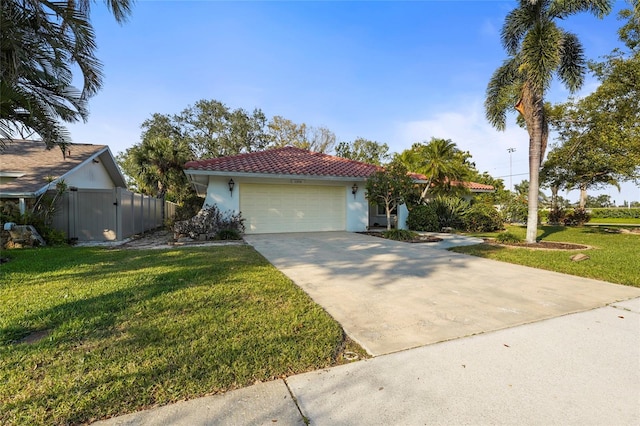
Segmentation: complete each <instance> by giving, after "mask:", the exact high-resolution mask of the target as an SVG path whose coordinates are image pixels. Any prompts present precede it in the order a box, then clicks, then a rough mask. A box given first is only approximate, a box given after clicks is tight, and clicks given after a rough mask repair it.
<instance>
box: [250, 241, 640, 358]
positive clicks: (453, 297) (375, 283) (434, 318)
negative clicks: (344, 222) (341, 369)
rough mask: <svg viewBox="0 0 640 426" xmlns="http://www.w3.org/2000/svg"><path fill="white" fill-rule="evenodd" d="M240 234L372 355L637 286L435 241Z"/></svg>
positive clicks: (578, 306)
mask: <svg viewBox="0 0 640 426" xmlns="http://www.w3.org/2000/svg"><path fill="white" fill-rule="evenodd" d="M245 239H246V240H247V242H248V243H249V244H251V245H252V246H254V247H255V249H256V250H258V251H259V252H260V253H261V254H262V255H263V256H265V257H266V258H267V259H268V260H269V261H270V262H271V263H273V264H274V265H275V266H276V267H277V268H278V269H279V270H281V271H282V272H284V273H285V274H286V275H287V276H288V277H290V278H291V279H292V280H293V281H294V282H295V283H296V284H298V285H299V286H300V287H302V288H303V289H304V290H305V291H306V292H307V293H308V294H309V295H310V296H311V297H312V298H313V299H314V300H315V301H316V302H317V303H318V304H320V305H321V306H323V307H324V308H325V309H326V310H327V311H328V312H329V313H330V314H331V315H332V316H333V317H334V318H335V319H336V320H337V321H338V322H339V323H340V324H342V326H343V328H344V329H345V331H346V333H347V334H348V335H349V336H350V337H352V338H353V339H355V340H356V341H357V342H358V343H360V344H361V345H362V346H363V347H364V348H365V349H366V350H367V351H368V352H369V353H371V354H372V355H382V354H388V353H392V352H396V351H400V350H405V349H410V348H415V347H419V346H423V345H427V344H431V343H436V342H442V341H445V340H450V339H455V338H459V337H464V336H470V335H474V334H478V333H484V332H487V331H494V330H500V329H503V328H508V327H513V326H516V325H520V324H527V323H530V322H534V321H540V320H543V319H548V318H554V317H558V316H561V315H566V314H569V313H574V312H581V311H586V310H589V309H593V308H597V307H602V306H606V305H607V304H610V303H613V302H617V301H620V300H626V299H629V298H632V297H639V296H640V289H638V288H632V287H625V286H622V285H615V284H610V283H605V282H602V281H596V280H590V279H585V278H579V277H574V276H570V275H565V274H559V273H555V272H550V271H543V270H540V269H534V268H528V267H524V266H518V265H510V264H507V263H501V262H496V261H492V260H487V259H482V258H478V257H473V256H467V255H463V254H457V253H451V252H448V251H444V250H437V249H434V248H432V246H430V245H429V243H423V244H407V243H401V242H395V241H389V240H385V239H382V238H377V237H372V236H367V235H361V234H354V233H347V232H323V233H303V234H269V235H249V236H247V237H246V238H245ZM569 261H570V260H569V256H568V255H567V262H569Z"/></svg>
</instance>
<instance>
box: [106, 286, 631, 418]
mask: <svg viewBox="0 0 640 426" xmlns="http://www.w3.org/2000/svg"><path fill="white" fill-rule="evenodd" d="M292 396H293V397H294V398H295V400H294V398H292ZM638 401H640V298H635V299H632V300H627V301H625V302H618V303H614V304H611V305H609V306H606V307H603V308H598V309H593V310H590V311H586V312H581V313H577V314H571V315H565V316H562V317H558V318H553V319H548V320H544V321H539V322H535V323H531V324H525V325H521V326H518V327H513V328H509V329H504V330H499V331H494V332H490V333H484V334H480V335H476V336H471V337H466V338H461V339H456V340H451V341H447V342H443V343H437V344H433V345H428V346H424V347H421V348H417V349H412V350H407V351H402V352H397V353H393V354H390V355H383V356H380V357H376V358H373V359H369V360H365V361H359V362H355V363H352V364H348V365H343V366H339V367H334V368H331V369H325V370H320V371H314V372H310V373H305V374H300V375H296V376H291V377H289V378H287V379H286V381H285V380H277V381H273V382H268V383H260V384H257V385H254V386H250V387H248V388H244V389H240V390H237V391H232V392H228V393H226V394H224V395H216V396H211V397H205V398H199V399H196V400H192V401H186V402H180V403H177V404H173V405H169V406H165V407H160V408H157V409H152V410H148V411H143V412H139V413H134V414H129V415H126V416H122V417H118V418H113V419H110V420H107V421H104V422H99V423H97V424H100V425H167V424H171V425H274V424H277V425H303V424H305V420H306V421H308V422H309V424H311V425H418V424H437V425H439V424H442V425H445V424H446V425H451V424H474V425H478V424H480V425H481V424H520V425H537V424H539V425H543V424H544V425H546V424H576V425H578V424H579V425H587V424H594V425H595V424H600V425H602V424H615V425H636V424H640V404H638ZM303 416H304V417H303Z"/></svg>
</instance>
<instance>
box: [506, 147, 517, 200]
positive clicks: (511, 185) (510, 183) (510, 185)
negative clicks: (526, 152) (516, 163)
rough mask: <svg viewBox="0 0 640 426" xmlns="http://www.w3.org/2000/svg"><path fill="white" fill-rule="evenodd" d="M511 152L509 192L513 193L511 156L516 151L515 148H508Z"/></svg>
mask: <svg viewBox="0 0 640 426" xmlns="http://www.w3.org/2000/svg"><path fill="white" fill-rule="evenodd" d="M507 151H508V152H509V190H510V191H513V163H512V161H511V155H512V154H513V153H514V152H515V151H516V149H515V148H507Z"/></svg>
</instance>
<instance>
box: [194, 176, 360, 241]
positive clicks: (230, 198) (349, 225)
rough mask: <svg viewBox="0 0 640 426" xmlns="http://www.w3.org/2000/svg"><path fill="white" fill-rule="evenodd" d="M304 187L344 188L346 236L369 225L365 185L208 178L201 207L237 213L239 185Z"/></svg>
mask: <svg viewBox="0 0 640 426" xmlns="http://www.w3.org/2000/svg"><path fill="white" fill-rule="evenodd" d="M229 179H233V181H234V182H235V186H234V189H233V192H232V193H231V192H229ZM243 183H244V184H247V183H252V184H280V185H284V184H290V185H296V184H303V185H332V186H342V185H344V188H345V192H344V194H345V199H346V209H347V211H346V230H347V231H349V232H362V231H366V229H367V225H368V223H369V216H368V213H369V212H368V203H367V200H366V199H365V195H364V194H365V191H364V182H362V181H360V182H358V181H353V180H349V181H327V180H309V179H289V178H273V179H265V178H262V179H261V178H245V177H234V176H223V177H220V176H209V185H208V187H207V195H206V196H205V199H204V202H203V206H206V205H214V204H215V205H217V206H218V209H220V211H222V212H224V211H229V210H231V211H233V212H238V211H240V191H242V184H243ZM354 183H356V184H357V185H358V191H357V192H356V194H355V197H354V196H353V194H352V189H351V187H352V186H353V184H354Z"/></svg>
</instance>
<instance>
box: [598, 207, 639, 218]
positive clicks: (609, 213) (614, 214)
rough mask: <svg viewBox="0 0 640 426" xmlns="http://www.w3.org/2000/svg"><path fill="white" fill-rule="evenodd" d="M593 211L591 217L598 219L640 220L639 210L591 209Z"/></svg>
mask: <svg viewBox="0 0 640 426" xmlns="http://www.w3.org/2000/svg"><path fill="white" fill-rule="evenodd" d="M589 210H590V211H591V217H593V218H594V219H595V218H598V219H619V218H620V219H627V218H629V219H640V209H639V208H632V209H627V208H617V209H613V208H609V209H604V208H602V209H600V208H598V209H589Z"/></svg>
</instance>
